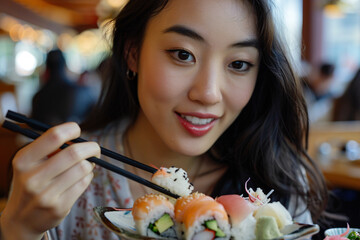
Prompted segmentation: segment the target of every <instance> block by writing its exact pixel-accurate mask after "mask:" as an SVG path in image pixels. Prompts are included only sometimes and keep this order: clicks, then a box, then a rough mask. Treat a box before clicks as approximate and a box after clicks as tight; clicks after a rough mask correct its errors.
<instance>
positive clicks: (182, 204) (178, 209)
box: [175, 192, 213, 222]
mask: <svg viewBox="0 0 360 240" xmlns="http://www.w3.org/2000/svg"><path fill="white" fill-rule="evenodd" d="M209 199H210V200H211V199H213V198H212V197H210V196H206V195H205V194H203V193H199V192H194V193H192V194H190V195H188V196H184V197H180V198H179V199H177V200H176V203H175V220H176V221H177V222H182V221H183V216H184V213H185V212H186V209H187V208H188V207H190V206H191V204H193V203H194V202H196V201H201V200H209Z"/></svg>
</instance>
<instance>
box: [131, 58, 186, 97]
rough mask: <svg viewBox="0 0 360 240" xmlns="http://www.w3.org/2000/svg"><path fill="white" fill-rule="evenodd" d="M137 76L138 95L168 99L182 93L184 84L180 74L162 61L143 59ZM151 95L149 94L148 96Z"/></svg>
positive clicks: (184, 87)
mask: <svg viewBox="0 0 360 240" xmlns="http://www.w3.org/2000/svg"><path fill="white" fill-rule="evenodd" d="M142 62H144V63H146V64H144V65H142V66H141V71H139V73H140V75H139V77H138V91H139V97H140V98H141V97H142V96H148V97H151V98H152V99H153V100H156V101H169V100H171V99H175V98H176V97H179V96H182V95H184V92H185V89H186V86H185V84H184V81H183V79H181V77H179V76H181V74H178V73H177V72H176V70H175V69H173V68H171V67H169V66H166V63H164V61H161V59H160V61H158V62H156V61H154V60H149V59H147V60H146V59H143V61H142ZM149 95H151V96H149ZM147 100H148V99H147Z"/></svg>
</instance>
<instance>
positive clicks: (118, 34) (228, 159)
mask: <svg viewBox="0 0 360 240" xmlns="http://www.w3.org/2000/svg"><path fill="white" fill-rule="evenodd" d="M167 2H168V1H167V0H147V1H143V0H130V1H129V2H128V4H127V5H126V6H125V7H124V9H123V10H122V11H121V12H120V14H119V15H118V16H117V18H116V19H115V27H114V32H113V49H112V53H113V54H112V56H111V60H112V61H111V66H110V68H111V76H110V77H109V79H108V81H106V83H105V84H104V89H103V92H102V96H101V98H100V101H99V104H98V107H97V108H96V111H95V112H94V114H93V115H92V116H90V118H89V119H91V120H89V121H87V122H85V123H84V127H85V128H86V129H90V130H91V129H98V128H101V127H104V126H106V125H107V124H108V123H110V122H112V121H114V120H118V119H121V118H125V117H126V118H131V119H133V120H135V118H136V115H137V113H138V110H139V103H138V100H137V92H136V89H137V86H136V82H137V81H136V80H135V81H134V80H132V81H129V80H128V79H127V78H126V71H127V69H128V68H127V64H126V59H127V57H128V56H127V54H128V53H127V52H126V49H129V46H130V45H132V46H135V47H136V49H138V50H140V48H141V43H142V39H143V37H144V32H145V28H146V25H147V22H148V20H149V19H150V18H151V17H152V16H155V15H156V14H157V13H158V12H159V11H161V10H162V9H163V8H164V7H165V6H166V4H167ZM247 2H248V3H249V5H250V6H251V8H252V11H253V12H254V13H255V15H256V23H257V34H258V38H259V42H260V48H259V51H260V56H261V63H260V69H259V74H258V79H257V83H256V86H255V90H254V93H253V95H252V97H251V99H250V101H249V103H248V104H247V105H246V106H245V108H244V109H243V110H242V112H241V114H240V115H239V116H238V117H237V119H236V120H235V121H234V123H233V124H232V125H231V126H230V127H229V129H227V131H226V132H225V133H224V134H223V135H222V136H221V137H220V138H219V139H218V141H217V142H216V143H215V144H214V146H213V147H212V148H211V149H210V150H209V151H208V154H209V156H211V157H212V158H213V159H215V160H217V161H222V162H225V163H226V164H228V166H229V170H228V172H227V173H226V174H224V176H223V177H222V179H221V181H220V182H219V183H218V184H217V186H216V187H215V189H214V192H213V194H212V195H213V196H217V195H221V194H225V193H239V194H241V193H244V182H245V181H246V180H247V178H248V177H251V183H252V184H253V185H254V186H258V187H261V188H262V189H264V190H265V191H266V190H269V189H274V190H275V194H273V196H272V198H273V199H278V200H280V201H281V202H282V203H284V204H286V202H287V201H288V199H289V197H290V195H291V194H293V195H295V196H296V197H297V199H303V201H304V202H305V203H306V204H307V206H308V209H310V211H311V213H312V216H313V218H314V219H317V218H318V217H319V215H320V213H321V212H322V210H323V209H324V208H325V205H326V199H327V192H326V186H325V183H324V180H323V178H322V175H321V173H320V172H319V170H318V169H317V167H316V165H315V164H314V162H313V161H312V160H311V158H310V157H309V156H308V155H307V153H306V144H307V135H308V128H309V126H308V116H307V110H306V105H305V101H304V99H303V95H302V90H301V84H300V81H299V79H298V78H297V76H296V74H295V73H294V71H293V69H292V66H291V63H290V62H289V58H288V57H287V56H286V54H285V53H286V51H285V49H284V48H283V44H282V43H281V41H280V38H279V36H278V35H277V34H275V29H274V23H273V19H272V16H271V10H270V7H269V5H268V0H248V1H247ZM303 170H305V171H306V174H304V172H303ZM305 183H308V185H309V189H307V188H306V187H305V186H304V185H305ZM304 210H306V209H304Z"/></svg>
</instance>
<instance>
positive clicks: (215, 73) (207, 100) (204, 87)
mask: <svg viewBox="0 0 360 240" xmlns="http://www.w3.org/2000/svg"><path fill="white" fill-rule="evenodd" d="M223 77H224V76H223V75H222V71H221V69H220V68H219V67H215V66H211V65H210V64H208V66H205V67H203V68H200V69H199V71H198V72H197V74H196V75H195V77H194V81H193V84H192V86H191V88H190V90H189V93H188V96H189V99H190V100H192V101H197V102H199V103H201V104H204V105H213V104H216V103H218V102H220V101H221V100H222V91H221V82H222V78H223Z"/></svg>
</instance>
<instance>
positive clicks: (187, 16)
mask: <svg viewBox="0 0 360 240" xmlns="http://www.w3.org/2000/svg"><path fill="white" fill-rule="evenodd" d="M172 25H184V26H188V27H190V28H191V29H193V30H195V31H196V32H197V33H199V34H200V35H201V36H204V38H207V36H208V37H211V36H218V37H228V38H239V37H240V38H241V37H243V36H245V35H246V36H248V37H251V38H256V27H255V15H254V13H253V10H252V9H251V7H250V6H249V5H248V3H247V2H245V1H244V0H169V3H168V4H167V5H166V7H165V8H164V9H163V10H162V11H161V12H160V13H159V14H157V15H156V16H154V17H153V18H152V19H150V21H149V24H148V28H152V29H153V30H155V31H156V29H158V30H160V31H161V29H166V28H168V27H171V26H172Z"/></svg>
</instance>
